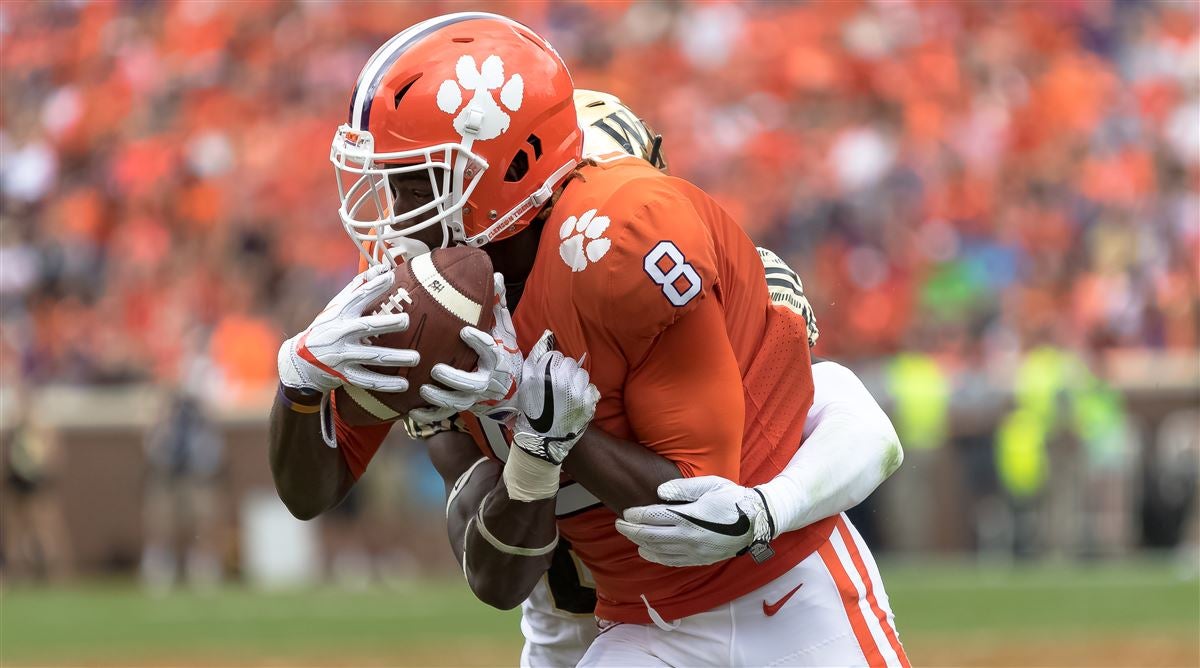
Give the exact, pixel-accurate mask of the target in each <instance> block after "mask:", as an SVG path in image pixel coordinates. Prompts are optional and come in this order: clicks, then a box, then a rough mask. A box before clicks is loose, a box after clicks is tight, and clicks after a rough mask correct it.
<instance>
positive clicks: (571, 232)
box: [335, 159, 833, 623]
mask: <svg viewBox="0 0 1200 668" xmlns="http://www.w3.org/2000/svg"><path fill="white" fill-rule="evenodd" d="M513 318H514V324H515V326H516V329H517V335H518V341H519V343H520V345H521V349H522V350H529V349H530V347H532V345H533V343H534V342H535V341H536V340H537V338H538V337H539V336H540V335H541V333H542V332H543V331H544V330H546V329H550V330H552V331H553V332H554V333H555V337H556V340H557V343H558V348H559V349H560V350H562V351H563V352H564V353H565V354H567V355H570V356H572V357H574V358H576V359H580V358H581V357H582V356H583V355H584V354H585V353H586V354H587V357H586V359H585V361H584V366H585V367H586V368H587V370H588V372H589V373H590V374H591V377H592V381H593V382H594V383H595V384H596V386H597V388H599V390H600V394H601V399H600V403H599V405H598V406H597V409H596V417H595V419H594V420H593V422H592V424H593V426H595V427H596V428H599V429H602V430H604V431H606V432H608V433H610V434H612V435H614V436H617V437H619V438H623V439H627V440H633V441H637V442H639V443H641V444H642V445H644V446H645V447H647V448H649V449H651V450H653V451H654V452H656V453H658V454H660V455H662V456H663V457H665V458H667V459H670V460H671V461H672V462H674V463H675V464H676V465H677V466H678V467H679V469H680V471H681V472H682V473H683V475H685V476H689V477H692V476H699V475H720V476H723V477H726V478H729V479H731V480H735V481H738V482H739V483H740V484H743V485H757V484H761V483H764V482H766V481H768V480H770V479H771V478H773V477H774V476H775V475H776V474H778V473H779V472H780V471H781V470H782V469H783V467H784V466H785V465H786V464H787V463H788V461H790V459H791V457H792V455H793V454H795V452H796V449H797V448H798V447H799V444H800V440H801V438H802V435H803V430H804V421H805V418H806V416H807V414H808V409H809V407H810V406H811V404H812V396H813V384H812V372H811V360H810V358H809V345H808V332H807V324H806V322H805V320H804V318H803V317H802V316H801V315H799V314H798V313H797V312H796V311H795V310H792V309H788V308H785V307H776V306H772V304H771V300H770V297H769V295H768V289H767V285H766V281H765V280H764V276H763V265H762V262H761V261H760V260H759V257H758V253H757V251H756V249H755V248H754V245H753V244H752V243H751V241H750V239H749V238H747V237H746V235H745V233H744V232H742V230H741V228H740V227H739V226H738V225H737V224H736V223H735V222H734V221H733V220H732V219H731V218H730V217H729V216H728V215H727V214H726V213H725V212H724V211H722V210H721V209H720V207H719V206H717V205H716V203H715V202H713V201H712V199H710V198H709V197H708V196H707V195H706V194H705V193H703V192H702V191H701V190H700V189H698V188H696V187H695V186H693V185H691V184H689V183H687V182H686V181H683V180H681V179H677V178H673V177H669V176H665V175H663V174H662V173H661V172H659V171H658V170H656V169H654V168H652V167H650V166H649V165H648V164H647V163H645V162H642V161H640V160H635V159H624V160H617V161H615V162H608V163H604V164H600V165H594V166H588V167H584V168H583V169H581V170H580V174H579V175H578V176H577V177H576V178H574V179H573V180H572V181H571V182H569V184H568V185H567V187H566V189H565V190H564V192H563V194H562V196H561V197H560V198H559V200H558V201H557V202H556V204H555V206H554V211H553V213H552V215H551V216H550V219H549V220H548V221H547V222H546V225H545V227H544V229H543V231H542V238H541V241H540V245H539V250H538V256H537V258H536V261H535V263H534V266H533V270H532V272H531V273H530V275H529V277H528V279H527V281H526V284H525V289H524V292H523V294H522V296H521V300H520V304H519V305H518V307H517V308H516V310H515V312H514V313H513ZM335 415H336V411H335ZM461 417H463V418H464V420H463V422H464V423H465V424H466V426H467V427H468V430H469V431H470V433H471V434H472V436H473V437H474V438H475V440H476V442H477V443H479V445H480V447H481V448H482V449H483V450H484V451H485V452H486V453H488V454H492V455H495V456H498V457H499V458H501V459H503V458H506V457H507V450H508V446H507V441H509V440H510V438H509V434H507V433H506V430H505V429H503V428H502V427H501V426H500V425H499V424H498V423H496V422H493V421H491V420H487V419H484V420H479V419H476V418H474V417H473V416H471V415H469V414H463V415H462V416H461ZM335 422H336V426H337V436H338V447H339V448H340V449H341V450H342V452H343V455H344V456H345V457H346V460H347V463H348V464H349V465H350V468H351V469H352V471H353V472H354V474H355V475H356V476H357V475H359V474H361V472H362V470H363V469H365V467H366V465H367V463H368V462H369V461H370V459H371V457H372V456H373V455H374V453H375V451H376V449H377V448H378V447H379V444H380V442H381V441H382V440H383V437H384V436H385V435H386V433H387V431H388V428H389V427H390V425H381V426H379V427H372V428H350V427H347V426H346V425H344V424H342V422H341V420H340V419H336V420H335ZM557 513H558V516H559V531H560V533H561V534H562V536H563V537H564V538H565V539H566V541H567V542H568V543H569V544H570V546H571V549H572V550H573V551H574V552H575V554H576V555H577V556H578V558H579V559H580V560H581V561H582V562H583V564H584V565H586V566H587V568H588V570H589V571H590V574H591V575H592V577H593V579H594V581H595V585H596V590H597V606H596V614H597V615H598V616H600V617H602V618H605V619H610V620H614V621H624V622H634V623H649V622H650V617H649V615H648V612H647V609H646V605H645V604H644V603H643V602H642V599H641V597H642V596H645V597H646V599H647V600H648V601H649V603H650V605H652V606H653V607H654V609H655V610H656V611H657V612H658V613H659V614H660V615H662V616H663V617H664V618H666V619H678V618H681V617H685V616H688V615H692V614H696V613H699V612H703V611H705V610H709V609H711V608H713V607H715V606H718V605H720V604H722V603H725V602H728V601H731V600H734V599H736V598H738V597H740V596H743V595H745V594H747V593H749V592H751V591H753V590H754V589H757V588H758V587H760V586H762V585H764V584H766V583H768V582H770V581H772V580H774V579H775V578H777V577H779V576H780V575H782V574H783V573H785V572H786V571H788V570H789V569H790V568H792V567H793V566H795V565H796V564H797V563H799V562H800V561H801V560H803V559H804V558H805V557H806V556H808V555H809V554H811V553H812V552H813V551H815V550H816V549H817V548H818V547H819V546H820V545H821V544H822V543H823V542H824V541H825V540H826V539H827V538H828V536H829V534H830V532H831V531H832V529H833V519H832V518H831V519H827V520H823V521H821V522H818V523H816V524H813V525H811V526H809V527H805V528H804V529H801V530H799V531H793V532H789V533H785V534H783V535H782V536H780V537H779V538H777V539H776V540H774V541H773V542H772V546H773V547H774V549H775V553H776V554H775V557H774V558H772V559H771V560H769V561H767V562H765V563H763V564H755V563H754V561H753V560H752V559H751V558H750V557H749V556H740V557H737V558H734V559H731V560H728V561H725V562H722V563H719V564H714V565H711V566H702V567H691V568H671V567H667V566H661V565H659V564H654V563H650V562H647V561H645V560H644V559H642V558H641V557H639V556H638V554H637V548H636V546H635V545H634V544H633V543H632V542H630V541H629V540H628V539H626V538H625V537H624V536H622V535H621V534H619V533H618V532H617V531H616V528H615V527H614V522H615V520H616V515H615V513H613V512H612V511H610V510H609V509H607V508H605V507H604V506H602V505H601V504H600V503H599V501H598V500H597V499H596V498H595V497H594V496H592V495H591V494H589V493H588V492H587V491H586V490H584V489H582V487H581V486H580V485H578V484H576V483H573V482H571V481H569V480H567V481H564V483H563V486H562V488H561V489H560V491H559V494H558V498H557Z"/></svg>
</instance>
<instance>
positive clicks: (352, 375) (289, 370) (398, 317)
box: [277, 264, 421, 394]
mask: <svg viewBox="0 0 1200 668" xmlns="http://www.w3.org/2000/svg"><path fill="white" fill-rule="evenodd" d="M390 269H391V268H390V267H388V266H387V265H382V264H381V265H376V266H374V267H371V268H370V269H367V270H366V271H364V272H363V273H361V274H359V275H358V276H355V277H354V279H353V280H351V281H350V284H349V285H347V286H346V287H345V288H343V289H342V291H341V292H339V293H338V294H337V296H336V297H334V298H333V299H332V300H330V302H329V304H328V305H327V306H326V307H325V310H324V311H321V313H320V314H318V315H317V317H316V319H314V320H313V322H312V324H311V325H309V326H308V328H307V329H305V330H304V331H303V332H300V333H299V334H297V335H296V336H293V337H292V338H290V339H288V340H287V341H284V342H283V345H282V346H280V347H279V355H278V357H277V362H278V365H279V382H281V383H283V384H284V385H285V386H287V387H293V388H306V389H310V390H316V391H319V392H321V393H322V394H324V393H327V392H330V391H331V390H334V389H336V388H337V387H339V386H341V385H342V384H343V383H349V384H351V385H357V386H358V387H361V388H363V389H366V390H376V391H379V392H403V391H405V390H407V389H408V381H406V380H405V379H403V378H400V377H398V376H389V375H386V374H382V373H376V372H374V371H368V370H367V369H365V368H363V365H374V366H387V367H411V366H416V365H417V364H418V363H419V362H420V361H421V356H420V355H419V354H418V353H417V351H415V350H403V349H400V348H385V347H382V346H374V345H371V344H369V343H366V342H365V341H364V339H366V338H368V337H371V336H378V335H380V334H388V333H391V332H402V331H404V330H405V329H408V316H407V315H405V314H403V313H393V314H383V315H363V309H365V308H366V307H367V306H368V305H369V304H370V303H371V302H373V301H375V300H376V299H378V298H379V297H381V296H383V295H385V294H387V292H388V290H391V288H392V276H391V273H390Z"/></svg>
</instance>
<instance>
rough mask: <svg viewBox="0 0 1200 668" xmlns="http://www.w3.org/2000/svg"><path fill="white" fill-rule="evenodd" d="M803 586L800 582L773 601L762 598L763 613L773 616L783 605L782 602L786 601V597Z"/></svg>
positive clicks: (789, 596)
mask: <svg viewBox="0 0 1200 668" xmlns="http://www.w3.org/2000/svg"><path fill="white" fill-rule="evenodd" d="M803 586H804V583H803V582H801V583H800V584H798V585H796V588H795V589H793V590H791V591H789V592H788V593H786V594H784V595H783V598H781V599H779V600H778V601H775V602H774V603H767V602H766V601H765V600H764V601H763V614H764V615H766V616H768V617H774V616H775V613H777V612H779V609H780V608H782V607H783V604H784V603H787V602H788V599H789V598H791V597H792V594H795V593H796V592H798V591H800V588H801V587H803Z"/></svg>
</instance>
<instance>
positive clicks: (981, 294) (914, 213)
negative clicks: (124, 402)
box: [0, 0, 1200, 396]
mask: <svg viewBox="0 0 1200 668" xmlns="http://www.w3.org/2000/svg"><path fill="white" fill-rule="evenodd" d="M491 8H492V9H495V10H496V11H500V12H504V13H508V14H511V15H513V16H515V17H516V18H518V19H520V20H522V21H524V22H526V23H528V24H530V25H531V26H533V27H534V28H535V29H537V30H539V31H541V32H542V33H543V34H545V35H546V36H547V37H548V38H549V39H550V41H551V42H552V43H553V44H555V45H556V46H557V48H558V49H559V50H560V52H561V53H562V55H563V56H564V58H565V60H566V61H567V62H568V64H569V66H570V67H571V68H572V71H573V73H574V75H575V79H576V83H577V84H578V85H581V86H586V87H591V88H599V89H603V90H608V91H612V92H614V93H616V94H617V95H619V96H620V97H622V98H623V99H624V100H625V101H626V102H627V103H628V104H630V105H631V106H632V107H633V108H634V109H635V110H637V111H638V113H640V114H641V115H642V116H643V117H644V118H645V119H646V120H648V121H649V122H650V123H651V124H652V125H653V126H655V128H656V129H657V130H659V131H660V132H662V133H663V134H664V136H665V147H666V150H667V154H668V157H669V159H670V162H671V167H672V170H673V171H674V172H675V173H677V174H679V175H682V176H684V177H686V178H688V179H691V180H693V181H695V182H697V183H698V184H699V185H701V186H702V187H704V188H706V189H707V190H708V191H709V192H711V193H712V194H714V195H715V196H716V197H717V198H718V199H719V200H720V201H721V202H722V203H723V204H724V205H725V206H726V207H727V208H728V209H729V210H731V211H732V212H733V213H734V215H735V216H736V217H737V218H738V219H739V220H740V221H741V222H742V223H743V224H744V225H745V227H746V229H747V231H748V232H749V233H750V234H751V235H752V236H753V237H754V238H755V240H756V241H757V242H759V243H760V244H763V245H768V246H771V247H773V248H775V249H776V250H777V251H779V252H780V253H781V254H784V255H786V256H787V257H788V258H789V259H790V260H791V261H792V262H793V264H794V266H795V267H796V268H797V269H798V270H799V272H800V274H801V276H802V277H803V278H804V280H805V283H806V287H807V289H808V291H809V293H810V297H811V298H812V300H813V303H814V304H815V305H816V309H817V313H818V317H819V319H820V321H821V328H822V331H823V332H828V334H827V335H826V336H824V337H822V344H821V348H822V350H821V352H822V353H823V354H826V355H830V356H837V357H840V358H849V359H855V358H864V357H879V356H881V355H888V354H893V353H896V352H899V351H911V350H927V351H934V352H936V353H938V354H939V355H940V356H942V357H943V358H947V359H949V360H950V361H951V362H967V363H970V362H971V361H972V360H979V359H985V358H987V359H997V358H996V356H997V355H999V356H1000V357H999V358H998V359H1003V356H1004V355H1005V354H1006V353H1012V352H1014V351H1017V350H1020V349H1022V348H1025V347H1029V346H1032V345H1036V344H1039V343H1047V342H1049V343H1053V344H1054V345H1057V346H1065V347H1068V348H1071V349H1075V350H1080V351H1096V350H1104V349H1109V348H1129V347H1144V348H1176V349H1188V348H1195V347H1196V345H1197V341H1198V333H1197V319H1198V317H1200V316H1198V313H1200V311H1198V307H1197V301H1198V298H1200V297H1198V296H1200V287H1198V273H1200V271H1198V269H1197V268H1198V267H1200V185H1198V184H1200V97H1198V96H1200V90H1198V88H1200V86H1198V82H1200V31H1198V30H1197V25H1198V20H1197V10H1196V5H1195V4H1193V3H1186V2H1181V3H1175V2H1158V3H1122V2H1102V1H1091V0H1086V1H1085V0H1078V1H1064V2H1052V3H968V2H953V3H924V2H922V3H905V2H897V3H866V2H846V3H819V2H813V3H705V4H694V5H693V4H680V3H627V2H590V3H552V2H521V3H514V4H510V5H505V4H497V5H495V6H493V7H491ZM451 9H453V8H452V7H445V6H437V5H433V4H422V3H377V2H376V3H336V2H270V1H256V2H199V1H197V2H165V3H149V2H135V3H107V2H92V3H89V2H14V3H5V4H4V6H3V7H0V32H2V34H3V42H2V43H0V61H2V70H0V76H2V79H0V85H2V87H3V91H4V95H3V100H2V102H0V114H2V116H0V123H2V126H0V160H2V163H3V166H2V170H0V187H2V191H3V205H2V208H0V306H2V313H3V321H2V337H0V340H2V344H0V345H2V348H0V351H2V353H0V354H2V355H3V357H2V358H0V359H2V360H3V362H4V366H5V367H6V368H7V369H10V370H11V369H19V370H20V373H21V376H23V377H25V378H28V379H34V380H38V381H46V380H52V381H67V382H77V383H109V382H121V381H127V380H139V379H156V380H165V381H168V382H172V381H174V380H178V378H179V375H180V374H181V373H183V371H182V370H181V368H182V367H183V366H186V364H185V363H184V361H186V360H187V359H189V356H191V355H195V354H203V355H206V356H208V357H209V358H211V359H212V360H213V362H214V370H215V373H216V374H218V375H217V377H216V380H217V382H216V383H215V385H216V386H219V387H223V388H225V390H224V391H225V392H226V393H230V394H232V395H233V396H236V395H237V394H238V392H240V391H241V390H242V389H244V388H253V387H257V386H261V385H263V384H270V382H271V379H272V377H273V361H274V351H275V348H276V346H277V344H278V342H279V341H281V340H282V339H283V338H284V337H285V336H284V335H285V333H287V332H291V331H294V330H295V329H297V328H298V327H300V326H302V325H303V324H304V323H305V322H306V321H307V320H308V318H309V317H311V314H312V313H314V312H315V311H316V310H318V309H319V307H320V305H321V304H322V303H323V301H324V299H325V298H327V297H328V296H329V295H331V294H332V293H333V292H334V291H335V288H336V287H337V286H339V285H341V284H342V283H344V281H345V280H346V279H347V278H348V277H349V276H350V275H351V274H352V272H353V270H354V268H355V261H356V259H355V255H354V252H353V250H352V247H351V246H350V244H349V242H348V241H346V240H345V239H344V237H343V233H342V231H341V229H340V227H339V225H338V223H337V219H336V216H335V213H334V211H335V209H334V207H335V205H336V194H335V190H334V181H333V179H332V174H331V169H330V167H329V164H328V163H327V157H328V144H329V141H330V139H331V137H332V133H333V130H334V128H335V127H336V126H337V124H339V123H340V122H342V120H343V116H344V114H345V103H346V99H347V96H348V95H349V91H350V90H351V88H352V85H353V82H354V79H355V78H356V76H357V73H358V71H359V69H360V67H361V66H362V64H363V63H364V62H365V61H366V59H367V58H368V56H369V55H370V54H371V53H372V52H373V50H374V49H375V48H376V47H377V46H378V45H379V44H380V43H382V42H383V41H384V40H385V39H386V38H387V37H389V36H390V35H391V34H393V33H394V32H396V31H398V30H399V29H401V28H403V27H404V26H406V25H409V24H410V23H412V22H414V21H416V20H419V19H420V18H423V17H425V16H428V15H431V14H434V13H437V12H440V11H450V10H451ZM647 63H653V66H652V67H647ZM336 249H342V250H341V251H340V252H339V251H337V250H336Z"/></svg>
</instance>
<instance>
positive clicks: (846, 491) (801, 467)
mask: <svg viewBox="0 0 1200 668" xmlns="http://www.w3.org/2000/svg"><path fill="white" fill-rule="evenodd" d="M813 383H814V386H815V388H816V392H815V394H814V397H813V407H812V409H811V410H810V411H809V416H808V423H807V424H806V426H805V438H804V444H803V445H802V446H801V447H800V449H799V450H798V451H797V452H796V454H795V455H794V456H793V457H792V460H791V461H790V462H789V463H788V465H787V466H786V467H785V468H784V470H783V471H782V472H780V474H779V475H778V476H776V477H775V478H774V479H772V480H771V481H769V482H767V483H764V484H762V485H760V486H759V487H758V489H759V490H760V491H761V492H762V493H763V496H764V497H765V498H766V500H767V505H768V506H769V509H770V511H771V515H772V517H773V518H774V521H775V524H776V532H777V533H783V532H785V531H793V530H795V529H799V528H801V527H805V526H808V525H809V524H812V523H813V522H816V521H817V520H820V519H823V518H826V517H829V516H831V515H836V514H838V513H840V512H843V511H845V510H848V509H850V508H853V507H854V506H856V505H858V504H859V503H860V502H862V500H863V499H865V498H867V496H869V495H870V494H871V492H873V491H875V489H876V488H877V487H878V486H879V485H880V484H881V483H883V481H884V480H886V479H887V478H888V476H890V475H891V474H892V473H893V472H895V470H896V469H897V468H898V467H899V466H900V463H901V462H902V461H903V460H904V452H903V450H902V449H901V447H900V439H899V437H898V436H897V435H896V430H895V428H894V427H893V426H892V423H891V420H889V419H888V417H887V414H885V413H884V412H883V409H882V408H880V407H879V404H878V402H876V401H875V398H874V397H872V396H871V393H870V392H868V391H867V388H866V387H865V386H863V384H862V381H860V380H859V379H858V377H857V376H855V375H854V373H853V372H851V371H850V370H849V369H847V368H846V367H843V366H842V365H840V364H837V363H834V362H828V361H826V362H821V363H819V364H815V365H814V366H813Z"/></svg>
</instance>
